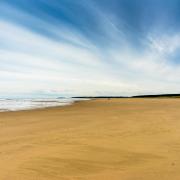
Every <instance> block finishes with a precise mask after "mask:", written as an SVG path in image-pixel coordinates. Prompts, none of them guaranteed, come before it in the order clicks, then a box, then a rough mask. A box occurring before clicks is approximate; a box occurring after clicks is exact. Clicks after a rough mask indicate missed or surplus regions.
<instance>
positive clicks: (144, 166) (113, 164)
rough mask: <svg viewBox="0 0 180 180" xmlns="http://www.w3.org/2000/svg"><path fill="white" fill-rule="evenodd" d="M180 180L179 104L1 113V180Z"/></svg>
mask: <svg viewBox="0 0 180 180" xmlns="http://www.w3.org/2000/svg"><path fill="white" fill-rule="evenodd" d="M47 179H48V180H55V179H58V180H74V179H75V180H96V179H97V180H179V179H180V99H178V98H177V99H175V98H170V99H112V100H107V99H100V100H92V101H86V102H78V103H75V104H74V105H72V106H66V107H58V108H49V109H43V110H31V111H21V112H6V113H0V180H47Z"/></svg>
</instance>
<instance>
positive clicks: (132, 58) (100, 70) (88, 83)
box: [0, 0, 180, 95]
mask: <svg viewBox="0 0 180 180" xmlns="http://www.w3.org/2000/svg"><path fill="white" fill-rule="evenodd" d="M53 2H54V3H51V2H50V1H37V4H38V6H39V8H40V9H39V11H37V10H36V8H35V5H36V3H35V2H34V3H35V4H34V3H30V2H28V1H27V2H26V1H17V2H16V4H13V3H12V2H11V1H7V2H1V7H0V9H1V12H0V83H1V89H0V93H1V94H2V95H5V94H8V95H9V94H32V95H34V94H39V95H42V94H45V95H47V94H49V95H52V94H56V95H132V94H146V93H167V92H175V93H176V92H178V91H179V88H180V87H179V85H178V84H179V83H180V80H179V76H180V66H179V62H180V60H179V58H180V54H179V53H178V51H179V48H180V43H179V42H180V41H179V40H180V34H179V32H178V30H177V29H176V30H173V31H166V29H164V30H163V31H162V29H161V28H159V25H157V22H155V23H154V25H153V26H152V27H151V28H149V29H148V30H146V28H144V29H145V30H144V29H143V28H142V29H143V30H142V31H141V32H139V33H137V29H136V26H131V24H129V22H130V20H129V18H130V19H131V18H134V17H129V16H128V17H127V15H126V16H125V15H123V14H118V11H117V10H116V11H115V9H114V11H113V9H111V8H112V7H109V9H108V8H107V7H101V6H100V5H99V4H97V3H95V2H93V1H79V2H78V3H74V2H73V1H62V2H61V3H59V2H58V1H53ZM114 2H115V0H114ZM104 4H106V1H104ZM69 6H71V8H70V7H69ZM154 6H155V4H154ZM126 8H128V7H126ZM126 8H124V11H127V9H126ZM70 9H72V10H70ZM32 10H34V14H33V13H32ZM140 10H141V9H140ZM81 11H82V12H83V13H81ZM142 12H144V11H143V9H142ZM76 13H77V14H76ZM84 13H85V14H84ZM171 13H172V12H171ZM76 15H77V16H76ZM83 16H84V17H83ZM142 16H143V15H142ZM135 18H138V19H137V21H140V20H139V18H140V17H139V16H137V17H135ZM135 20H136V19H135ZM159 22H160V21H159ZM159 22H158V23H159ZM163 23H164V21H163ZM139 24H140V23H139ZM145 24H146V20H142V22H141V26H142V27H144V26H145ZM156 25H157V27H158V28H159V29H158V28H156ZM137 26H138V28H139V25H137ZM43 92H44V93H43Z"/></svg>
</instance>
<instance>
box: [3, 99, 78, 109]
mask: <svg viewBox="0 0 180 180" xmlns="http://www.w3.org/2000/svg"><path fill="white" fill-rule="evenodd" d="M76 100H77V99H72V98H60V99H0V112H3V111H20V110H30V109H38V108H46V107H56V106H65V105H70V104H72V103H73V102H74V101H76Z"/></svg>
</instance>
